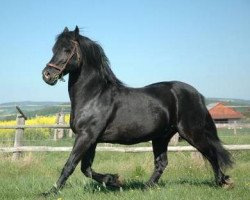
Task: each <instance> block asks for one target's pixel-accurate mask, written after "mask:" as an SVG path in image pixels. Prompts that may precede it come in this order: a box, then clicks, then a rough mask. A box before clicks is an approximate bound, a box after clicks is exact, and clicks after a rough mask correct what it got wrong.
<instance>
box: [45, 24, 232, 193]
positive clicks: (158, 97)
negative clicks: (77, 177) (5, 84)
mask: <svg viewBox="0 0 250 200" xmlns="http://www.w3.org/2000/svg"><path fill="white" fill-rule="evenodd" d="M42 74H43V79H44V81H45V82H46V83H47V84H49V85H55V84H56V82H57V81H58V79H60V78H62V77H63V76H64V75H66V74H69V82H68V92H69V96H70V101H71V114H70V126H71V128H72V130H73V132H74V133H75V134H76V139H75V143H74V146H73V149H72V152H71V154H70V156H69V158H68V160H67V162H66V164H65V166H64V168H63V170H62V172H61V175H60V177H59V179H58V181H57V182H56V184H55V185H54V187H52V189H51V190H50V191H49V192H48V193H46V194H50V193H57V192H58V190H59V189H61V188H62V187H63V186H64V184H65V182H66V180H67V179H68V177H69V176H70V175H71V174H72V173H73V171H74V169H75V167H76V166H77V164H78V163H79V162H80V161H81V171H82V172H83V174H84V175H85V176H87V177H90V178H92V179H94V180H96V181H97V182H99V183H103V184H105V185H107V186H112V187H120V186H121V182H120V181H119V178H118V175H113V174H100V173H97V172H95V171H94V170H93V169H92V168H91V165H92V163H93V160H94V156H95V149H96V145H97V143H101V142H108V143H119V144H128V145H129V144H135V143H139V142H145V141H150V140H151V141H152V146H153V153H154V164H155V168H154V172H153V174H152V176H151V178H150V179H149V181H148V182H147V183H146V185H147V186H152V185H154V184H156V183H157V182H158V180H159V178H160V176H161V174H162V173H163V171H164V169H165V168H166V166H167V164H168V160H167V148H168V143H169V141H170V139H171V137H172V136H173V135H174V134H175V133H177V132H178V133H179V134H180V136H181V137H182V138H184V139H185V140H186V141H188V142H189V143H190V144H191V145H192V146H194V147H195V148H196V149H198V150H199V151H200V152H201V153H202V155H203V156H204V157H206V158H207V160H208V161H209V162H210V163H211V165H212V168H213V171H214V174H215V181H216V183H217V184H218V185H219V186H224V185H230V184H231V183H232V182H231V181H230V178H229V176H226V175H224V174H223V172H222V169H223V168H225V167H229V166H231V165H232V160H231V156H230V153H229V152H228V151H226V150H225V149H224V148H223V146H222V145H221V142H220V140H219V138H218V135H217V131H216V127H215V124H214V122H213V120H212V118H211V116H210V114H209V112H208V110H207V108H206V106H205V103H204V98H203V96H202V95H201V94H200V93H199V92H198V91H197V90H196V89H194V88H193V87H192V86H190V85H188V84H185V83H182V82H177V81H171V82H160V83H154V84H151V85H148V86H145V87H142V88H131V87H126V86H125V85H124V84H123V83H122V82H121V81H120V80H118V79H117V78H116V76H115V75H114V74H113V72H112V71H111V69H110V64H109V61H108V58H107V57H106V55H105V53H104V51H103V49H102V47H101V46H100V45H99V44H97V43H96V42H94V41H92V40H90V39H89V38H87V37H84V36H81V35H80V34H79V29H78V27H76V28H75V30H74V31H69V30H68V28H65V30H64V31H63V32H62V33H61V34H60V35H59V36H58V38H57V40H56V43H55V45H54V47H53V57H52V59H51V60H50V62H49V63H48V64H47V65H46V67H45V68H44V70H43V72H42Z"/></svg>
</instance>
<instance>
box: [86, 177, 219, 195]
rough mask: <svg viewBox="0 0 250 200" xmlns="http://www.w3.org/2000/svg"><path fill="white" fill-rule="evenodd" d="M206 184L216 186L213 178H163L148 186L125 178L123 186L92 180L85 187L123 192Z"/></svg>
mask: <svg viewBox="0 0 250 200" xmlns="http://www.w3.org/2000/svg"><path fill="white" fill-rule="evenodd" d="M182 185H183V186H184V185H190V186H198V187H200V186H206V187H211V188H216V185H215V183H214V182H213V181H212V180H199V179H187V178H181V179H178V180H166V181H164V180H162V181H160V182H159V183H158V184H157V185H155V186H153V187H148V186H146V185H145V182H143V181H138V180H134V179H132V180H125V181H124V183H123V186H122V188H114V187H104V186H103V185H101V184H99V183H97V182H94V181H91V182H88V183H86V184H85V185H84V187H83V189H84V191H85V192H92V193H95V192H102V193H110V192H122V191H131V190H141V191H147V190H150V189H158V188H168V187H169V186H182Z"/></svg>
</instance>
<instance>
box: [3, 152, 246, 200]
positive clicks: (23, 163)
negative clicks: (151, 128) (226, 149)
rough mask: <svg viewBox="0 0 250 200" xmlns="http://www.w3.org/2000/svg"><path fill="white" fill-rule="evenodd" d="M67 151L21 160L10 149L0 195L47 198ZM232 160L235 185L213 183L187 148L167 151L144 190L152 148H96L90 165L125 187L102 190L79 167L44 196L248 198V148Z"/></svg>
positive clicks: (29, 155) (207, 168)
mask: <svg viewBox="0 0 250 200" xmlns="http://www.w3.org/2000/svg"><path fill="white" fill-rule="evenodd" d="M68 154H69V153H27V154H25V155H24V156H23V158H21V159H20V160H19V161H15V162H13V161H11V154H0V169H1V170H0V180H1V181H0V199H1V200H4V199H11V200H13V199H25V200H26V199H45V198H44V197H42V196H40V194H41V193H42V192H44V191H47V190H48V189H50V187H51V186H52V185H53V184H54V183H55V181H56V180H57V178H58V176H59V174H60V172H61V169H62V167H63V165H64V163H65V161H66V159H67V157H68ZM233 157H234V159H235V161H236V165H235V166H234V168H233V169H230V170H228V174H230V175H231V176H232V178H233V179H234V181H235V188H234V189H231V190H225V189H222V188H218V187H215V184H214V180H213V173H212V171H211V168H210V166H209V165H208V164H207V163H206V164H205V166H202V165H201V164H200V163H197V162H194V161H193V160H192V159H191V158H190V153H181V152H177V153H169V166H168V168H167V170H166V171H165V173H164V174H163V176H162V178H161V181H160V183H159V186H158V187H155V188H151V189H145V188H144V186H143V183H144V182H145V181H146V180H147V179H148V178H149V177H150V175H151V172H152V169H153V157H152V154H151V153H110V152H97V154H96V158H95V162H94V164H93V168H94V169H95V170H96V171H98V172H104V173H118V174H119V175H120V176H121V178H122V179H123V182H124V187H123V192H120V191H119V190H111V189H106V188H104V187H103V186H102V185H99V184H97V183H95V182H94V181H92V180H90V179H87V178H85V177H84V176H83V175H82V173H81V172H80V169H79V166H78V167H77V169H76V171H75V172H74V174H73V175H72V176H71V177H70V178H69V180H68V182H67V184H66V186H65V188H64V189H63V190H62V191H61V193H60V194H59V195H57V196H52V197H49V198H47V199H56V200H59V199H60V200H64V199H86V200H88V199H91V200H99V199H100V200H103V199H110V200H113V199H117V200H118V199H119V200H123V199H124V200H125V199H127V200H132V199H133V200H137V199H138V200H142V199H156V200H157V199H159V200H160V199H161V200H162V199H171V200H174V199H178V200H181V199H195V200H196V199H213V200H214V199H215V200H217V199H226V200H231V199H232V200H236V199H241V200H247V199H249V197H250V159H249V157H250V152H249V151H242V152H234V153H233Z"/></svg>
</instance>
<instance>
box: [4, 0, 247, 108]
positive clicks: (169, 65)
mask: <svg viewBox="0 0 250 200" xmlns="http://www.w3.org/2000/svg"><path fill="white" fill-rule="evenodd" d="M249 10H250V1H249V0H237V1H235V0H220V1H218V0H207V1H205V0H204V1H200V0H196V1H192V0H190V1H186V0H183V1H181V0H180V1H174V0H173V1H169V0H144V1H143V0H126V1H118V0H92V1H86V0H79V1H68V0H67V1H65V0H61V1H56V0H43V1H33V0H30V1H29V0H22V1H14V0H1V7H0V27H1V31H0V84H1V89H0V103H4V102H16V101H27V100H29V101H69V98H68V91H67V82H59V83H57V85H55V86H49V85H47V84H45V82H44V81H43V80H42V75H41V71H42V69H43V68H44V67H45V65H46V63H48V62H49V60H50V59H51V57H52V51H51V49H52V47H53V45H54V43H55V37H56V35H58V34H59V33H61V32H62V31H63V29H64V28H65V27H66V26H67V27H68V28H69V29H70V30H73V29H74V28H75V26H76V25H78V26H79V27H80V28H81V34H82V35H85V36H87V37H89V38H91V39H92V40H94V41H97V42H98V43H99V44H101V46H102V47H103V49H104V51H105V53H106V55H107V57H108V58H109V60H110V63H111V68H112V70H113V71H114V73H115V74H116V76H117V77H118V78H119V79H120V80H121V81H123V82H124V83H126V84H127V85H128V86H131V87H142V86H145V85H147V84H150V83H154V82H159V81H171V80H179V81H183V82H186V83H189V84H191V85H193V86H194V87H195V88H196V89H198V90H199V91H200V92H201V93H202V94H203V95H204V96H205V97H217V98H237V99H246V100H250V12H249ZM66 80H67V77H66Z"/></svg>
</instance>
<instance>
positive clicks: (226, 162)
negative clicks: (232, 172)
mask: <svg viewBox="0 0 250 200" xmlns="http://www.w3.org/2000/svg"><path fill="white" fill-rule="evenodd" d="M205 129H206V130H207V131H206V136H207V140H208V142H209V143H210V145H212V146H213V147H214V148H215V150H216V154H217V158H218V162H219V165H220V167H221V168H222V169H225V168H228V167H232V165H233V161H232V156H231V154H230V152H229V151H227V150H226V149H225V148H224V147H223V146H222V142H221V140H220V139H219V137H218V134H217V129H216V126H215V124H214V121H213V119H212V117H211V115H210V113H209V112H207V115H206V124H205Z"/></svg>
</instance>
